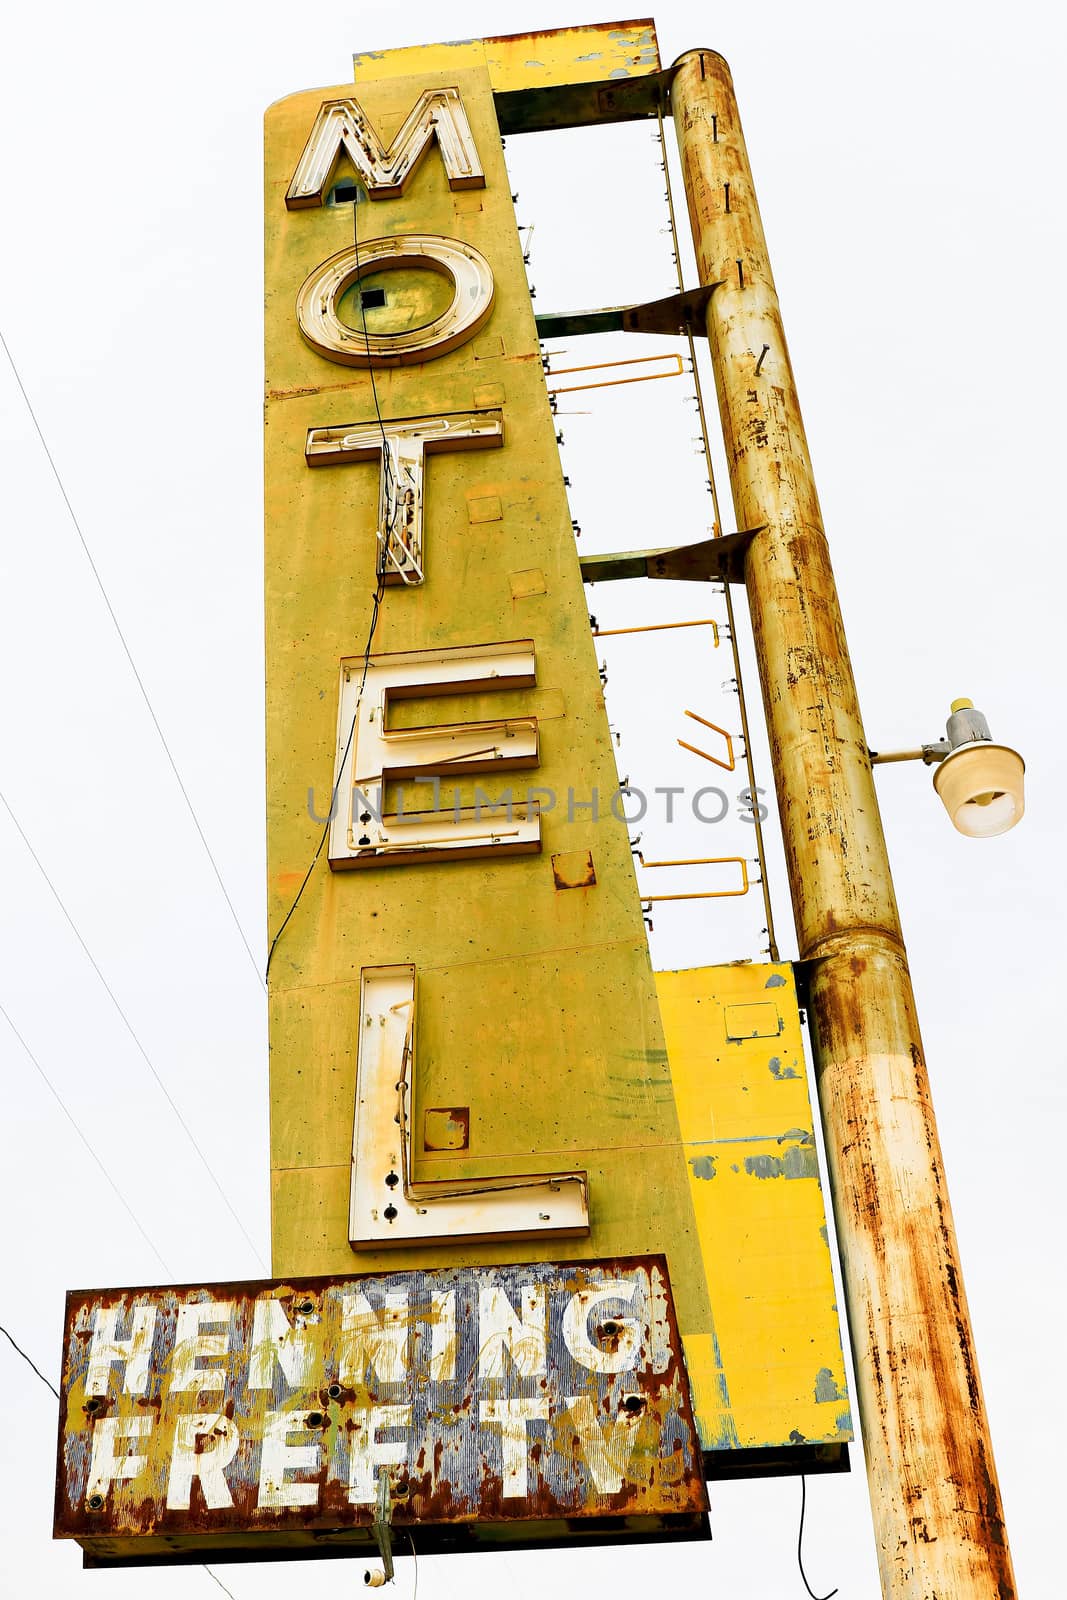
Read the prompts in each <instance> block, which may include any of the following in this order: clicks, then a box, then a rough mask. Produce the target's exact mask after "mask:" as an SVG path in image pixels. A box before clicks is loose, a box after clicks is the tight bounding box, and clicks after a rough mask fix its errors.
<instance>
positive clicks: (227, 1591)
mask: <svg viewBox="0 0 1067 1600" xmlns="http://www.w3.org/2000/svg"><path fill="white" fill-rule="evenodd" d="M204 1571H205V1572H206V1573H207V1575H208V1577H209V1578H210V1579H211V1581H212V1583H217V1584H218V1586H219V1588H220V1589H221V1590H222V1592H223V1594H228V1595H229V1597H230V1600H234V1596H233V1591H232V1589H227V1587H226V1585H225V1584H224V1583H223V1581H222V1579H221V1578H220V1577H218V1575H217V1574H216V1573H214V1572H212V1570H211V1568H210V1567H208V1566H205V1567H204Z"/></svg>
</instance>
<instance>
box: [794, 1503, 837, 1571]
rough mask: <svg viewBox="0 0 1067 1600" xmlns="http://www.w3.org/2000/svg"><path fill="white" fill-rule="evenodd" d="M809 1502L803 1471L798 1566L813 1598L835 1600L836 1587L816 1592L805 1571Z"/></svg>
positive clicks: (798, 1531)
mask: <svg viewBox="0 0 1067 1600" xmlns="http://www.w3.org/2000/svg"><path fill="white" fill-rule="evenodd" d="M807 1503H808V1485H807V1479H806V1478H805V1477H804V1474H803V1473H801V1474H800V1527H799V1528H798V1529H797V1566H798V1567H799V1568H800V1576H801V1578H802V1579H803V1580H804V1587H805V1589H806V1590H807V1591H808V1594H809V1595H810V1596H811V1600H834V1595H835V1594H836V1593H837V1590H836V1589H831V1590H830V1593H829V1594H823V1595H818V1594H816V1593H815V1590H814V1589H813V1588H812V1586H811V1584H810V1583H809V1582H808V1575H807V1573H806V1572H805V1571H804V1554H803V1545H804V1511H805V1509H806V1507H807Z"/></svg>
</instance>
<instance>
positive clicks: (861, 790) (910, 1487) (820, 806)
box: [671, 50, 1015, 1600]
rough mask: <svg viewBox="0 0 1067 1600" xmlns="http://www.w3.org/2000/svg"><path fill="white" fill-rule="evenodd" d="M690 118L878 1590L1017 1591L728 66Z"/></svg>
mask: <svg viewBox="0 0 1067 1600" xmlns="http://www.w3.org/2000/svg"><path fill="white" fill-rule="evenodd" d="M671 106H672V111H673V115H674V122H675V128H676V131H677V135H678V143H679V147H680V151H681V160H682V171H683V175H684V179H685V190H686V199H687V201H688V205H689V216H690V221H691V223H692V227H693V238H694V242H695V246H696V255H697V264H698V268H699V272H700V280H701V282H702V283H704V284H717V285H718V287H717V288H716V289H715V292H714V294H713V295H712V296H711V299H710V302H709V304H708V310H707V327H708V340H709V344H710V349H711V355H712V361H713V364H714V369H715V382H716V387H717V390H718V397H719V409H720V413H721V416H722V425H723V432H724V436H725V445H726V455H727V460H728V464H729V470H730V483H731V487H732V490H733V499H734V509H735V514H736V519H737V526H738V527H739V528H753V527H758V528H760V530H761V531H760V532H758V533H757V534H756V536H755V538H754V539H753V541H752V543H751V545H750V546H749V549H748V552H747V555H746V560H745V582H746V587H747V591H748V599H749V606H750V609H751V613H752V630H753V636H754V641H755V648H756V656H757V659H758V662H759V671H760V681H761V685H762V690H763V701H764V708H765V711H766V716H767V725H768V732H769V736H770V744H771V754H772V759H773V763H774V773H775V785H776V790H777V796H778V808H779V813H780V816H781V822H782V834H783V839H784V844H785V854H786V861H787V864H788V870H789V882H790V888H791V891H792V899H793V910H794V915H795V920H796V927H797V938H798V941H799V949H800V957H801V960H802V962H804V963H805V965H806V967H807V971H808V974H809V982H810V994H811V1017H812V1037H813V1048H814V1055H815V1068H816V1073H817V1077H818V1085H819V1099H820V1105H821V1109H822V1118H823V1126H824V1129H825V1134H826V1149H827V1158H828V1161H829V1166H830V1178H831V1183H832V1186H833V1192H834V1206H835V1213H836V1220H837V1234H838V1242H839V1245H840V1250H841V1260H842V1266H843V1271H844V1278H845V1288H846V1296H847V1301H848V1311H849V1321H850V1326H851V1333H852V1344H853V1349H854V1351H855V1357H856V1376H857V1384H858V1388H859V1396H858V1398H859V1403H860V1414H861V1420H862V1427H863V1438H864V1448H865V1452H866V1460H867V1474H868V1479H869V1483H870V1491H871V1502H872V1511H873V1516H874V1527H875V1537H876V1541H877V1546H878V1558H879V1564H880V1570H881V1580H882V1592H883V1594H884V1595H885V1596H887V1597H890V1596H891V1597H893V1600H994V1597H996V1600H1010V1597H1012V1596H1014V1595H1015V1583H1014V1578H1013V1575H1012V1568H1011V1557H1010V1555H1009V1552H1008V1544H1007V1535H1006V1532H1005V1528H1004V1522H1003V1515H1002V1511H1001V1503H1000V1493H999V1490H998V1487H997V1479H996V1471H995V1468H994V1465H993V1452H992V1447H991V1443H990V1438H989V1427H988V1423H987V1420H986V1414H985V1408H984V1405H983V1401H982V1394H981V1389H980V1387H979V1381H978V1368H977V1364H976V1361H975V1355H974V1349H973V1341H972V1337H971V1329H970V1321H969V1318H968V1313H967V1304H966V1300H965V1298H964V1292H963V1280H962V1275H961V1272H960V1266H959V1258H958V1253H957V1247H956V1239H955V1233H954V1229H953V1225H952V1216H951V1212H950V1210H949V1201H948V1193H947V1190H946V1187H945V1178H944V1171H943V1166H942V1159H941V1152H940V1148H939V1145H938V1139H937V1128H936V1125H935V1122H934V1114H933V1107H932V1105H931V1102H930V1089H929V1084H928V1081H927V1074H926V1065H925V1062H924V1059H923V1052H922V1042H921V1039H920V1036H919V1026H918V1021H917V1019H916V1015H915V1001H914V997H913V995H912V988H911V979H910V977H909V974H908V966H907V958H906V955H905V951H904V944H903V940H902V937H901V931H900V923H899V918H898V914H897V907H896V901H895V897H894V894H893V885H892V880H891V877H890V872H889V860H888V857H887V854H886V848H885V840H884V837H883V834H882V825H881V820H880V818H879V814H878V803H877V799H876V796H875V790H874V781H873V777H872V773H871V763H870V757H869V753H868V747H867V740H866V738H865V736H864V732H863V726H862V723H861V721H860V713H859V706H858V703H857V698H856V686H855V682H854V679H853V676H852V668H851V665H850V662H849V658H848V649H847V646H846V643H845V634H844V628H843V624H842V621H841V614H840V608H839V605H838V598H837V592H836V589H835V586H834V578H833V572H832V570H831V567H830V557H829V551H828V548H827V543H826V536H825V534H824V532H823V527H822V519H821V515H820V511H819V502H818V498H817V496H816V493H815V484H814V480H813V476H812V468H811V461H810V458H809V455H808V447H807V441H806V439H805V436H804V425H803V422H802V421H801V416H800V407H799V404H798V400H797V393H796V386H795V383H794V381H793V374H792V370H791V368H790V364H789V356H788V352H787V350H786V343H785V335H784V332H783V329H782V319H781V314H780V311H779V308H778V298H777V295H776V293H775V288H774V280H773V278H772V276H771V269H770V264H769V261H768V257H767V246H766V241H765V239H764V236H763V228H762V225H761V222H760V218H759V212H758V210H757V207H756V198H755V193H754V190H753V184H752V176H751V172H750V169H749V164H748V156H747V153H746V150H745V144H744V140H743V137H742V134H741V127H740V122H739V119H738V114H737V105H736V101H735V98H734V91H733V84H732V82H731V79H730V72H729V68H728V67H727V65H726V63H725V61H723V59H722V58H721V56H718V55H716V54H714V53H713V52H712V51H708V50H704V51H696V50H694V51H691V52H689V53H687V54H686V55H684V56H683V57H682V58H681V60H680V61H679V62H678V63H677V64H676V67H675V74H674V78H673V82H672V87H671Z"/></svg>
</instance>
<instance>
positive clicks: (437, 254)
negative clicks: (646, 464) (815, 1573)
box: [56, 23, 851, 1565]
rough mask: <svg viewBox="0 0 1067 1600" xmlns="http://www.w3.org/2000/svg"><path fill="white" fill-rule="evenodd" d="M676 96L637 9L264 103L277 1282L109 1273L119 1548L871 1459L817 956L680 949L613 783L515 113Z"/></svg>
mask: <svg viewBox="0 0 1067 1600" xmlns="http://www.w3.org/2000/svg"><path fill="white" fill-rule="evenodd" d="M663 86H664V75H663V74H661V73H660V65H659V58H658V53H657V49H656V42H655V34H654V31H653V29H652V27H651V25H650V24H647V23H640V24H627V25H612V26H610V27H609V26H604V27H594V28H586V29H577V30H566V31H562V32H559V33H555V34H547V35H540V36H536V38H534V39H531V37H530V36H523V37H520V38H515V39H508V38H505V39H495V40H486V41H473V42H468V43H465V44H462V45H456V46H447V47H435V48H426V49H417V50H402V51H395V52H391V53H387V54H384V55H381V54H376V55H373V56H365V57H357V58H356V81H355V85H354V86H352V85H340V86H337V87H334V88H329V89H324V90H317V91H312V92H307V93H300V94H296V95H293V96H291V97H289V98H288V99H285V100H283V101H281V102H280V103H278V104H276V105H275V106H273V107H272V108H271V109H270V111H269V112H268V115H267V128H266V283H267V310H266V386H267V393H266V597H267V706H268V712H267V729H268V870H269V890H270V928H271V935H272V937H276V936H278V935H279V930H281V932H280V936H278V937H277V938H276V944H275V946H274V948H273V953H272V961H271V966H270V972H269V978H270V1039H271V1081H270V1094H271V1172H272V1238H273V1269H274V1272H275V1274H276V1277H275V1278H274V1279H273V1280H272V1281H270V1282H264V1283H237V1284H221V1285H219V1284H216V1285H191V1286H188V1285H187V1286H182V1287H163V1288H145V1289H126V1290H92V1291H84V1292H78V1293H73V1294H71V1295H70V1297H69V1299H68V1309H67V1328H66V1343H65V1357H64V1377H63V1417H62V1425H61V1441H60V1458H59V1471H58V1487H57V1502H56V1533H57V1535H58V1536H61V1537H73V1538H76V1539H77V1540H78V1541H79V1543H80V1544H81V1545H82V1548H83V1550H84V1552H85V1560H86V1562H87V1563H88V1564H91V1565H103V1564H108V1563H122V1562H127V1563H131V1562H132V1563H136V1562H149V1561H168V1560H183V1559H184V1560H198V1559H203V1558H204V1557H205V1556H206V1555H207V1554H209V1553H210V1554H211V1555H212V1558H213V1559H214V1558H217V1557H225V1556H227V1555H229V1556H230V1557H233V1558H236V1559H239V1558H241V1557H244V1558H248V1559H257V1560H258V1559H264V1558H267V1557H270V1556H271V1555H273V1554H292V1553H294V1551H295V1552H299V1553H301V1554H307V1555H323V1554H345V1553H350V1552H352V1551H353V1550H354V1549H359V1548H363V1549H365V1550H371V1551H372V1550H373V1549H374V1547H375V1545H377V1546H379V1547H380V1548H382V1549H383V1551H387V1550H388V1548H389V1545H390V1541H391V1540H392V1539H394V1538H397V1539H399V1541H400V1542H399V1545H398V1548H401V1549H406V1548H407V1541H408V1539H409V1538H410V1539H411V1541H412V1543H413V1545H414V1547H415V1548H416V1549H424V1550H433V1549H449V1548H456V1547H463V1546H468V1547H469V1546H472V1545H473V1546H477V1545H478V1544H485V1545H487V1546H491V1547H494V1548H501V1547H508V1546H511V1547H515V1546H523V1545H527V1544H534V1543H542V1544H543V1543H546V1542H555V1543H559V1542H563V1541H567V1540H572V1541H574V1542H587V1543H588V1542H591V1541H605V1540H611V1539H613V1538H614V1539H641V1538H663V1537H668V1536H671V1537H689V1538H699V1537H704V1536H706V1534H707V1518H706V1499H705V1488H704V1483H705V1479H706V1478H709V1477H711V1478H715V1477H724V1476H730V1475H736V1474H745V1475H751V1474H753V1473H754V1472H783V1471H800V1470H804V1471H815V1470H833V1469H835V1468H840V1467H842V1466H844V1465H846V1463H847V1456H846V1449H845V1447H846V1442H847V1441H848V1440H849V1439H850V1438H851V1422H850V1416H849V1404H848V1399H847V1396H846V1393H845V1387H844V1372H843V1364H842V1355H841V1345H840V1337H839V1329H838V1323H837V1315H836V1308H835V1305H834V1295H833V1286H832V1281H831V1272H830V1260H829V1252H828V1247H827V1243H826V1218H825V1213H824V1207H823V1202H822V1195H821V1190H820V1185H819V1178H818V1172H817V1167H816V1160H815V1153H814V1142H813V1135H812V1112H811V1105H810V1100H809V1093H808V1086H807V1077H806V1071H805V1066H804V1055H803V1046H802V1039H801V1031H800V1016H799V1011H798V1006H797V996H796V989H795V985H794V977H793V972H792V969H791V967H789V966H788V965H784V964H778V963H773V964H768V965H756V964H749V963H743V964H736V965H731V966H728V967H720V968H714V967H704V968H693V969H690V970H686V971H676V972H664V973H655V972H653V971H652V968H651V963H650V960H649V951H648V946H647V941H646V932H645V926H644V922H643V918H642V912H641V900H640V897H639V893H638V888H637V884H636V880H635V876H634V866H633V858H632V854H631V849H630V843H629V839H628V835H627V829H626V825H625V821H624V820H623V819H622V817H621V815H616V814H615V813H614V812H612V811H611V810H610V809H609V808H606V807H605V808H604V810H603V811H602V812H601V813H600V814H597V813H596V812H595V811H594V809H593V808H592V807H590V806H583V805H582V804H581V803H580V801H576V800H575V798H574V797H584V796H588V795H591V794H593V793H597V792H599V794H601V795H611V794H612V793H613V792H614V791H615V789H616V787H617V783H618V779H617V774H616V771H615V767H614V759H613V754H612V745H611V739H610V735H609V730H608V724H607V717H606V713H605V708H604V702H603V698H602V686H601V683H600V679H599V675H598V669H597V662H596V658H595V655H594V647H593V641H592V638H591V634H590V628H589V619H588V613H587V608H586V603H585V596H584V590H583V579H582V572H581V569H580V566H579V561H578V556H577V553H576V550H575V545H574V537H573V532H572V526H571V518H570V513H569V510H568V506H567V499H566V494H565V489H564V483H563V476H562V471H561V467H560V461H559V456H558V452H557V448H556V443H555V437H554V434H555V429H554V424H553V418H552V413H551V409H550V405H549V400H548V395H547V391H546V387H545V380H544V374H543V369H542V362H541V356H540V348H539V343H538V327H537V324H536V323H535V319H534V314H533V310H532V306H531V302H530V295H529V290H528V287H527V283H526V277H525V273H524V270H523V262H522V252H521V248H520V244H519V239H518V234H517V229H516V224H515V217H514V212H513V208H512V200H511V193H510V188H509V184H508V178H507V173H506V170H505V165H504V157H503V150H502V142H501V135H502V132H503V133H510V132H535V131H536V130H537V129H538V128H546V127H554V126H568V125H578V124H580V123H587V122H611V121H615V120H620V119H624V118H629V117H639V116H654V115H655V113H656V111H657V109H658V108H659V106H660V104H661V96H662V93H663ZM642 310H647V308H638V312H639V313H640V312H641V311H642ZM652 314H653V315H654V316H659V317H662V315H663V314H664V313H663V310H662V307H660V308H652ZM634 325H635V326H639V325H641V322H640V316H639V318H638V321H637V322H635V323H634ZM677 326H678V323H677V319H676V320H675V322H674V323H673V324H671V328H672V331H675V330H676V329H677ZM416 795H417V796H419V797H420V799H419V802H418V803H416V802H415V801H413V799H412V796H416ZM568 796H570V797H571V803H568V801H567V800H566V799H564V798H562V797H568ZM327 813H329V815H328V817H327ZM316 814H317V815H318V817H319V820H318V821H316V820H315V815H316ZM324 832H325V840H324V844H325V848H324V851H323V854H324V855H325V856H326V858H327V861H328V867H326V866H325V865H324V863H323V862H320V863H319V865H318V867H317V868H316V870H315V871H314V872H312V874H311V876H310V878H309V880H308V882H307V885H306V887H305V889H304V891H303V894H302V896H301V897H300V899H299V903H298V905H297V906H296V909H295V911H294V912H293V914H292V916H291V917H290V918H289V920H288V921H286V917H287V913H288V912H289V911H290V909H291V908H292V906H293V902H294V899H295V898H296V896H297V893H298V891H299V889H300V886H301V882H302V880H303V878H304V876H305V873H306V872H307V868H308V864H309V862H310V861H311V860H312V857H313V856H314V853H315V850H316V847H317V845H318V844H319V842H320V838H321V837H322V835H323V833H324ZM283 925H284V926H283Z"/></svg>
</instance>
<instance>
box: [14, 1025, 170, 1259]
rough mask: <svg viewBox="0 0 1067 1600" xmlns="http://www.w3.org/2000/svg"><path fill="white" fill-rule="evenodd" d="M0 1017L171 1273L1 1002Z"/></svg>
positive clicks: (140, 1231)
mask: <svg viewBox="0 0 1067 1600" xmlns="http://www.w3.org/2000/svg"><path fill="white" fill-rule="evenodd" d="M0 1017H3V1019H4V1021H5V1022H6V1023H7V1025H8V1027H9V1028H10V1029H11V1032H12V1033H13V1034H14V1035H15V1038H16V1039H17V1040H18V1042H19V1044H20V1045H21V1046H22V1048H23V1050H24V1051H25V1053H26V1055H27V1056H28V1057H29V1060H30V1062H31V1064H32V1065H33V1068H34V1070H35V1071H36V1073H37V1075H38V1077H39V1078H40V1079H41V1082H42V1083H43V1084H44V1085H45V1087H46V1088H47V1090H48V1092H49V1094H50V1095H51V1096H52V1098H53V1099H54V1100H55V1102H56V1104H57V1105H58V1106H59V1109H60V1110H61V1111H62V1113H63V1115H64V1116H65V1117H66V1119H67V1121H68V1122H69V1123H70V1125H71V1127H72V1128H73V1129H74V1132H75V1133H76V1134H77V1135H78V1138H79V1139H80V1140H81V1142H82V1144H83V1145H84V1146H85V1148H86V1150H88V1152H89V1154H90V1155H91V1156H92V1158H93V1160H94V1161H95V1163H96V1165H97V1166H98V1167H99V1169H100V1171H101V1173H102V1174H103V1176H104V1179H105V1181H106V1183H107V1185H108V1188H109V1189H110V1190H111V1191H112V1193H113V1194H114V1195H115V1198H116V1199H117V1200H118V1202H119V1204H120V1205H121V1206H122V1209H123V1211H125V1213H126V1215H127V1216H128V1217H129V1219H130V1221H131V1222H132V1223H133V1225H134V1227H135V1228H136V1229H137V1232H138V1233H139V1234H140V1235H141V1238H142V1239H143V1240H144V1242H145V1244H146V1245H147V1246H148V1248H149V1249H150V1250H151V1252H152V1254H153V1255H154V1256H155V1258H156V1260H157V1261H158V1262H159V1264H160V1266H161V1267H162V1268H163V1270H164V1272H166V1273H167V1274H168V1275H169V1274H170V1271H171V1269H170V1267H169V1266H168V1265H167V1263H166V1261H165V1260H164V1258H163V1255H162V1254H161V1252H160V1251H159V1249H158V1248H157V1246H156V1245H155V1244H154V1243H153V1241H152V1238H151V1237H150V1235H149V1234H148V1232H147V1231H146V1229H145V1227H144V1225H143V1224H142V1222H141V1220H140V1218H139V1217H138V1215H137V1213H136V1211H134V1209H133V1207H132V1206H131V1205H130V1202H129V1201H128V1200H127V1199H126V1196H125V1195H124V1194H123V1192H122V1190H121V1189H120V1188H119V1186H118V1184H117V1183H116V1182H115V1180H114V1178H113V1177H112V1176H111V1174H110V1172H109V1171H108V1170H107V1167H106V1166H105V1165H104V1163H103V1161H102V1160H101V1158H100V1157H99V1156H98V1155H97V1153H96V1151H95V1150H94V1149H93V1147H92V1145H91V1144H90V1143H89V1141H88V1139H87V1138H86V1137H85V1134H84V1133H83V1132H82V1130H81V1127H80V1126H79V1123H78V1121H77V1118H76V1117H75V1116H74V1114H73V1112H72V1111H71V1110H70V1107H69V1106H68V1105H67V1103H66V1101H65V1100H64V1099H63V1096H62V1095H61V1094H60V1092H59V1090H58V1089H57V1088H56V1086H55V1084H54V1083H53V1082H52V1080H51V1078H50V1077H49V1076H48V1074H47V1072H45V1070H44V1068H43V1067H42V1066H41V1063H40V1062H39V1061H38V1059H37V1057H36V1056H35V1055H34V1053H33V1051H32V1050H31V1049H30V1047H29V1045H28V1044H27V1043H26V1041H25V1039H24V1038H23V1037H22V1035H21V1033H20V1032H19V1030H18V1029H17V1028H16V1026H15V1024H14V1022H13V1021H12V1020H11V1015H10V1013H9V1012H8V1010H7V1008H6V1006H4V1005H3V1004H2V1003H0Z"/></svg>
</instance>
